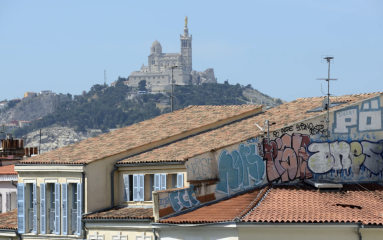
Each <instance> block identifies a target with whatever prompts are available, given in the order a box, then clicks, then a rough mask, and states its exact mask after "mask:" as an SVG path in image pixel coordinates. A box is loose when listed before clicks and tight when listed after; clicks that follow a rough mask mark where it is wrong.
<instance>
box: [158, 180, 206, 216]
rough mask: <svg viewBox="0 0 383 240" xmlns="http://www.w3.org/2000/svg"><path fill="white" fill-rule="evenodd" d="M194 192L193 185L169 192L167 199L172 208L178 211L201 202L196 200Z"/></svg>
mask: <svg viewBox="0 0 383 240" xmlns="http://www.w3.org/2000/svg"><path fill="white" fill-rule="evenodd" d="M196 194H197V193H196V191H195V188H194V187H193V185H191V186H190V187H189V188H187V189H183V190H177V191H174V192H171V193H170V194H169V200H170V204H171V206H172V208H173V210H174V211H176V212H179V211H181V210H182V209H184V208H191V207H194V206H196V205H198V204H200V203H201V202H200V201H198V200H197V197H196ZM160 202H161V201H160Z"/></svg>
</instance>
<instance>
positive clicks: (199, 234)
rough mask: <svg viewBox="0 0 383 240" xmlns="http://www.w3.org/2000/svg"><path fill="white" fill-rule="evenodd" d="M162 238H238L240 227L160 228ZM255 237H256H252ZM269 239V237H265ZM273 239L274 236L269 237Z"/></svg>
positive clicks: (186, 239) (182, 239) (223, 239)
mask: <svg viewBox="0 0 383 240" xmlns="http://www.w3.org/2000/svg"><path fill="white" fill-rule="evenodd" d="M157 232H158V234H159V239H160V240H218V239H221V240H237V239H238V229H237V228H235V227H228V228H223V227H222V228H208V227H183V228H180V227H178V228H172V227H170V228H169V229H164V228H161V229H158V230H157ZM252 239H254V238H252ZM264 239H267V238H264ZM268 239H272V238H268Z"/></svg>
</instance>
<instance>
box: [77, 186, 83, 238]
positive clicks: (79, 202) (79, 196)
mask: <svg viewBox="0 0 383 240" xmlns="http://www.w3.org/2000/svg"><path fill="white" fill-rule="evenodd" d="M81 186H82V185H81V183H77V231H76V232H77V235H78V236H81V230H82V223H81V214H82V207H81V205H82V201H81V200H82V191H81Z"/></svg>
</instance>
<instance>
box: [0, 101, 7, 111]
mask: <svg viewBox="0 0 383 240" xmlns="http://www.w3.org/2000/svg"><path fill="white" fill-rule="evenodd" d="M7 106H8V102H2V103H0V110H1V109H4V108H6V107H7Z"/></svg>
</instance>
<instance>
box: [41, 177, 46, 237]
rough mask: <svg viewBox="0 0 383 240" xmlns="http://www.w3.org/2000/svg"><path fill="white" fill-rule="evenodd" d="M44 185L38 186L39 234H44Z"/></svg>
mask: <svg viewBox="0 0 383 240" xmlns="http://www.w3.org/2000/svg"><path fill="white" fill-rule="evenodd" d="M45 200H46V197H45V183H41V184H40V232H41V234H45V233H46V226H47V222H46V208H45Z"/></svg>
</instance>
